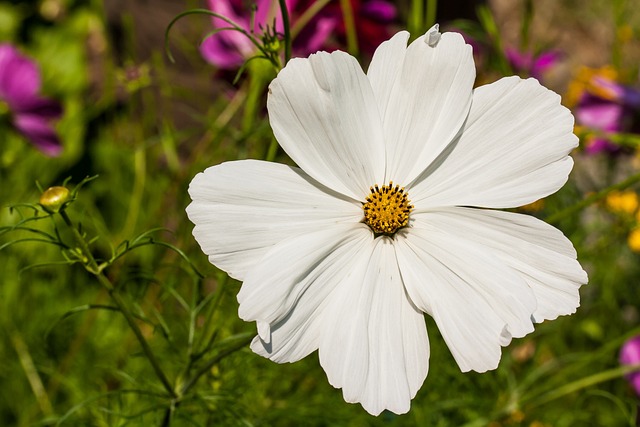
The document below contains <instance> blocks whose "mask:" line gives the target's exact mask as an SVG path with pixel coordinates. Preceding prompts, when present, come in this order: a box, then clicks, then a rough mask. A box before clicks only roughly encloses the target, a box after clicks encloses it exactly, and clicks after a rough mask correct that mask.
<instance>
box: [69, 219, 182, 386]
mask: <svg viewBox="0 0 640 427" xmlns="http://www.w3.org/2000/svg"><path fill="white" fill-rule="evenodd" d="M59 213H60V216H61V217H62V219H63V220H64V222H65V223H66V224H67V226H68V227H69V228H70V229H71V230H72V232H73V235H74V237H75V239H76V241H77V242H78V244H79V245H80V249H81V250H82V253H83V255H84V256H85V257H86V258H87V262H86V263H85V268H86V269H87V271H89V272H90V273H91V274H93V275H94V276H96V278H97V279H98V281H99V282H100V284H101V285H102V286H103V287H104V288H105V289H107V291H108V292H109V296H111V299H112V300H113V302H114V303H115V304H116V306H117V307H118V309H119V310H120V312H121V313H122V315H123V316H124V318H125V320H126V321H127V324H128V325H129V327H130V328H131V330H132V331H133V333H134V335H135V336H136V338H137V339H138V342H139V343H140V346H141V347H142V351H143V352H144V354H145V356H146V357H147V359H148V360H149V363H151V367H152V368H153V370H154V372H155V374H156V376H157V377H158V379H159V380H160V382H161V383H162V385H163V386H164V388H165V390H167V392H168V393H169V394H170V395H171V397H173V398H176V397H178V395H177V394H176V392H175V390H174V389H173V386H172V385H171V383H170V382H169V380H168V378H167V376H166V375H165V373H164V371H163V370H162V368H161V367H160V363H159V362H158V360H157V359H156V357H155V355H154V354H153V351H152V350H151V347H150V346H149V343H148V342H147V340H146V339H145V337H144V335H143V334H142V331H141V330H140V328H139V327H138V324H137V323H136V321H135V318H134V317H133V315H132V314H131V311H130V310H129V308H128V307H127V304H126V303H125V302H124V300H123V299H122V297H121V296H120V294H118V292H117V290H116V288H115V287H114V286H113V284H112V283H111V281H110V280H109V279H108V278H107V277H106V276H105V275H104V273H102V267H100V266H98V263H97V262H96V260H95V258H94V257H93V254H92V253H91V250H90V249H89V245H88V244H87V241H86V240H85V239H84V237H83V236H82V235H81V234H80V232H79V231H78V229H77V228H76V227H74V225H73V223H72V222H71V219H70V218H69V216H68V215H67V213H66V212H65V211H64V210H61V211H60V212H59Z"/></svg>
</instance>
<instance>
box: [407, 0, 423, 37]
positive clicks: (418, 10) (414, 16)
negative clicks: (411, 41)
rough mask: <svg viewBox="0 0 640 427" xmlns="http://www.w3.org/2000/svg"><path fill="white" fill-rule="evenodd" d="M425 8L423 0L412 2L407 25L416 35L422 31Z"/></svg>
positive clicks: (412, 33)
mask: <svg viewBox="0 0 640 427" xmlns="http://www.w3.org/2000/svg"><path fill="white" fill-rule="evenodd" d="M423 10H424V5H423V0H413V1H412V2H411V10H410V12H409V16H408V22H407V27H408V29H409V32H410V33H411V35H413V36H414V37H415V35H417V34H421V32H422V29H423V25H422V24H423V23H422V17H423V16H425V15H424V12H423Z"/></svg>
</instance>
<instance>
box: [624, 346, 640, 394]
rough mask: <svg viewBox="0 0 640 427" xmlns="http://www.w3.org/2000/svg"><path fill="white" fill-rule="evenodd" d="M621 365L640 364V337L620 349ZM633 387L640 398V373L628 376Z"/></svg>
mask: <svg viewBox="0 0 640 427" xmlns="http://www.w3.org/2000/svg"><path fill="white" fill-rule="evenodd" d="M620 363H621V364H622V365H637V364H640V335H638V336H636V337H634V338H631V339H630V340H628V341H627V342H626V343H624V345H623V346H622V348H621V349H620ZM627 379H628V380H629V383H631V386H632V387H633V389H634V390H635V391H636V393H637V394H638V395H639V396H640V371H637V372H634V373H632V374H629V375H627Z"/></svg>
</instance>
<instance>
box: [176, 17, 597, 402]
mask: <svg viewBox="0 0 640 427" xmlns="http://www.w3.org/2000/svg"><path fill="white" fill-rule="evenodd" d="M408 39H409V34H408V33H407V32H405V31H402V32H400V33H398V34H396V35H395V36H394V37H393V38H391V39H390V40H388V41H386V42H384V43H382V45H380V47H378V49H377V51H376V53H375V55H374V57H373V60H372V62H371V65H370V66H369V70H368V72H367V73H366V74H365V73H364V72H363V71H362V69H361V67H360V65H359V64H358V63H357V62H356V60H355V59H354V58H353V57H351V56H349V55H348V54H346V53H344V52H333V53H330V54H329V53H326V52H319V53H317V54H314V55H311V56H310V57H309V58H307V59H292V60H291V61H290V62H289V63H288V64H287V66H286V67H285V68H284V69H283V70H282V71H280V73H279V74H278V76H277V78H276V79H275V80H274V81H273V82H272V83H271V85H270V87H269V97H268V104H267V105H268V109H269V120H270V123H271V127H272V128H273V131H274V133H275V136H276V138H277V139H278V142H279V143H280V145H281V146H282V148H283V149H284V150H285V151H286V153H287V154H288V155H289V156H290V157H291V159H293V160H294V161H295V162H296V163H297V164H298V166H299V168H297V167H290V166H286V165H282V164H275V163H269V162H263V161H256V160H241V161H234V162H227V163H223V164H220V165H218V166H214V167H211V168H209V169H207V170H206V171H205V172H203V173H200V174H198V175H197V176H196V177H195V178H194V179H193V181H192V183H191V186H190V188H189V193H190V195H191V197H192V199H193V203H191V204H190V205H189V207H188V208H187V213H188V215H189V218H190V219H191V220H192V221H193V222H194V223H195V225H196V226H195V229H194V231H193V233H194V236H195V238H196V240H197V241H198V242H199V243H200V245H201V247H202V249H203V251H204V252H205V253H206V254H207V255H208V256H209V260H210V261H211V262H212V263H213V264H215V265H216V266H218V267H219V268H221V269H223V270H224V271H226V272H228V273H229V275H230V276H231V277H233V278H235V279H238V280H240V281H242V282H243V284H242V288H241V290H240V293H239V294H238V301H239V302H240V309H239V314H240V317H241V318H242V319H244V320H246V321H256V322H257V327H258V334H259V336H257V337H256V338H255V339H254V341H253V342H252V344H251V348H252V349H253V351H255V352H256V353H258V354H260V355H262V356H265V357H268V358H269V359H271V360H274V361H276V362H279V363H283V362H295V361H297V360H299V359H301V358H303V357H305V356H307V355H308V354H310V353H312V352H313V351H315V350H318V351H319V356H320V363H321V364H322V367H323V368H324V370H325V371H326V373H327V376H328V379H329V382H330V383H331V384H332V385H333V386H334V387H338V388H342V390H343V393H344V398H345V399H346V400H347V401H348V402H360V403H361V404H362V406H363V407H364V408H365V409H366V410H367V411H368V412H370V413H371V414H379V413H380V412H381V411H383V410H385V409H388V410H390V411H393V412H395V413H404V412H407V411H408V410H409V406H410V401H411V399H412V398H413V397H414V396H415V394H416V392H417V391H418V389H419V388H420V386H421V385H422V383H423V382H424V379H425V377H426V375H427V370H428V361H429V342H428V339H427V330H426V326H425V321H424V318H423V312H425V313H428V314H429V315H431V316H432V317H433V318H434V319H435V322H436V324H437V325H438V328H439V329H440V332H441V333H442V336H443V337H444V339H445V341H446V343H447V345H448V347H449V349H450V350H451V353H452V354H453V356H454V358H455V360H456V362H457V363H458V365H459V366H460V369H462V370H463V371H470V370H474V371H477V372H484V371H487V370H489V369H495V368H496V367H497V365H498V362H499V360H500V353H501V346H505V345H507V344H509V342H510V341H511V338H512V337H522V336H524V335H526V334H528V333H530V332H532V331H533V326H534V325H533V323H535V322H541V321H543V320H545V319H554V318H556V317H557V316H559V315H564V314H570V313H573V312H575V310H576V307H578V305H579V294H578V288H579V287H580V285H581V284H584V283H586V282H587V275H586V273H585V272H584V271H583V270H582V268H581V267H580V264H579V263H578V262H577V261H576V252H575V250H574V248H573V246H572V244H571V242H570V241H569V240H568V239H567V238H565V237H564V236H563V234H562V233H561V232H560V231H559V230H557V229H555V228H553V227H551V226H550V225H547V224H545V223H544V222H542V221H540V220H538V219H536V218H533V217H530V216H526V215H520V214H516V213H508V212H502V211H497V210H490V209H479V208H510V207H517V206H521V205H524V204H527V203H531V202H533V201H535V200H537V199H540V198H542V197H545V196H548V195H549V194H552V193H554V192H555V191H557V190H558V189H559V188H560V187H561V186H562V185H563V184H564V183H565V182H566V180H567V176H568V174H569V172H570V170H571V168H572V166H573V161H572V159H571V157H569V156H568V153H569V152H570V151H571V149H573V148H574V147H575V146H576V145H577V138H576V137H575V136H574V135H573V134H572V130H573V117H572V115H571V113H570V112H569V111H568V110H567V109H566V108H564V107H562V106H561V105H560V97H559V96H558V95H557V94H555V93H554V92H552V91H550V90H548V89H545V88H544V87H542V86H541V85H540V84H539V83H538V81H536V80H534V79H527V80H523V79H520V78H518V77H508V78H503V79H501V80H499V81H497V82H495V83H492V84H489V85H486V86H482V87H479V88H477V89H475V90H473V88H472V85H473V82H474V79H475V66H474V63H473V58H472V54H471V47H470V46H468V45H467V44H465V42H464V40H463V38H462V37H461V36H460V35H459V34H456V33H443V34H440V33H439V32H438V28H437V26H436V27H434V28H432V29H431V30H429V32H428V33H427V34H425V35H424V36H422V37H420V38H418V39H417V40H416V41H414V42H413V43H411V44H410V45H409V46H407V41H408ZM390 181H392V182H393V184H392V185H389V182H390ZM376 185H377V186H378V187H376ZM396 185H399V187H398V188H396ZM371 187H373V189H371ZM402 187H404V190H403V191H400V189H401V188H402ZM376 188H377V189H378V190H376ZM378 208H379V209H380V210H377V209H378ZM381 212H382V213H381ZM365 213H366V214H365Z"/></svg>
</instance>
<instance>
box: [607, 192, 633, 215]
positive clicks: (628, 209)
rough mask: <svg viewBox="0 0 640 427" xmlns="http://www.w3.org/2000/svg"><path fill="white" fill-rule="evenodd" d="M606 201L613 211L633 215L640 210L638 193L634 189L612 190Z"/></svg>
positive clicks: (608, 207)
mask: <svg viewBox="0 0 640 427" xmlns="http://www.w3.org/2000/svg"><path fill="white" fill-rule="evenodd" d="M605 203H606V205H607V209H609V210H610V211H611V212H615V213H621V214H627V215H633V214H634V213H636V211H637V210H638V193H636V192H635V191H632V190H625V191H612V192H611V193H609V195H608V196H607V198H606V199H605Z"/></svg>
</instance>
